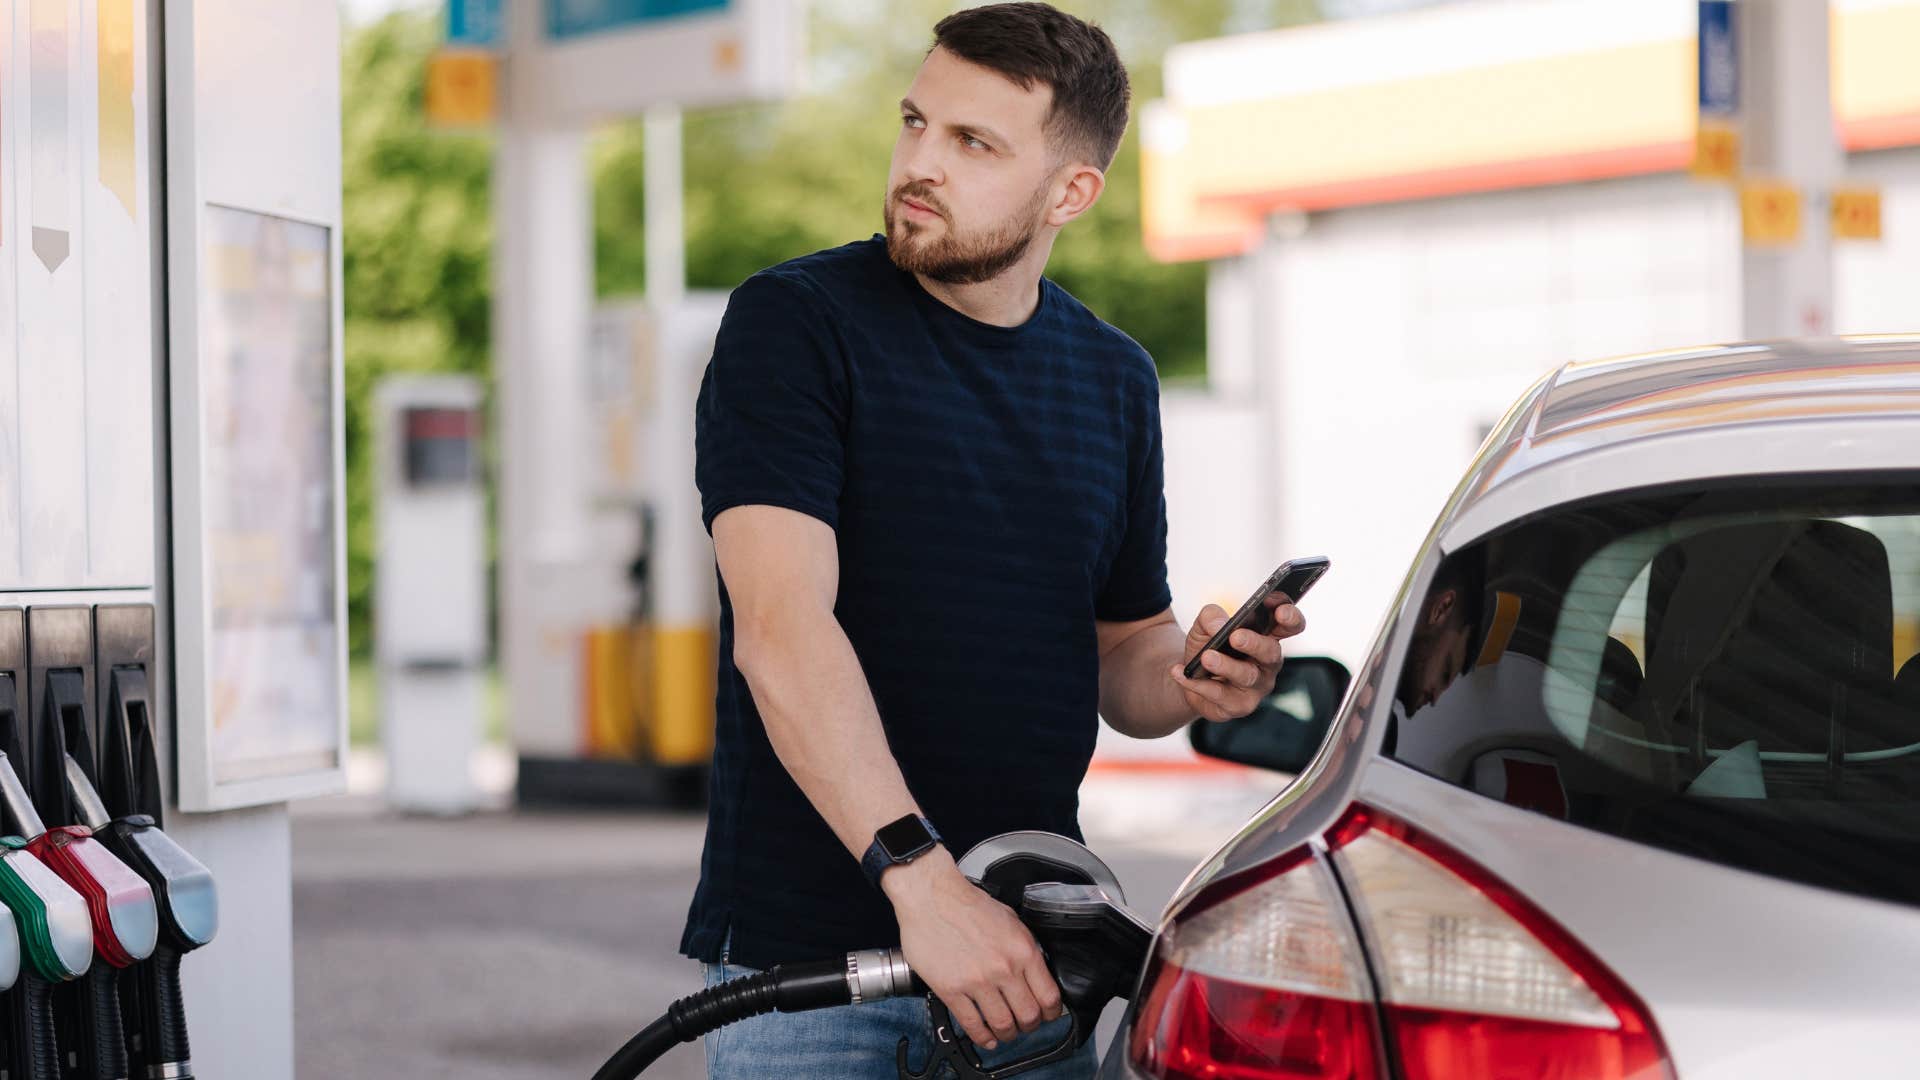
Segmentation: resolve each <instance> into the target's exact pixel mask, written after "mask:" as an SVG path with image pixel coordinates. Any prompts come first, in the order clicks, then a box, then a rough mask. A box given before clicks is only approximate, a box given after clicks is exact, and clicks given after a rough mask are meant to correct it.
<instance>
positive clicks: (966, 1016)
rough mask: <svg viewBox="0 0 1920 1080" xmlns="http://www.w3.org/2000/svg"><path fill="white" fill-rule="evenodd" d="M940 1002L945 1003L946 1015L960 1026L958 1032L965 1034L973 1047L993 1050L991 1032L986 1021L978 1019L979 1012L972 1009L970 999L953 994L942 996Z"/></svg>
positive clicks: (971, 1000)
mask: <svg viewBox="0 0 1920 1080" xmlns="http://www.w3.org/2000/svg"><path fill="white" fill-rule="evenodd" d="M940 1000H941V1001H943V1002H945V1003H946V1006H947V1013H948V1014H949V1015H950V1016H952V1017H953V1022H954V1023H956V1024H959V1025H960V1030H961V1031H964V1032H966V1033H967V1038H968V1039H970V1040H972V1042H973V1045H975V1046H979V1047H983V1048H985V1049H988V1050H991V1049H993V1047H994V1041H993V1032H992V1031H990V1030H988V1028H987V1024H986V1021H984V1020H982V1019H981V1018H980V1010H979V1009H977V1008H975V1007H974V1005H973V999H972V998H968V997H963V996H961V995H959V994H953V995H951V996H947V995H942V996H941V998H940Z"/></svg>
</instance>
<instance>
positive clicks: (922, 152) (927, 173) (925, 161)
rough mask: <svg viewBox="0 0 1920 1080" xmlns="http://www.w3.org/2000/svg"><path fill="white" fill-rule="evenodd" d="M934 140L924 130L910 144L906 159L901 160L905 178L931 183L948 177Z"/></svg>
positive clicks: (936, 182)
mask: <svg viewBox="0 0 1920 1080" xmlns="http://www.w3.org/2000/svg"><path fill="white" fill-rule="evenodd" d="M934 142H935V140H934V139H932V138H930V137H929V136H928V134H927V133H926V132H924V131H923V132H921V133H920V137H919V138H917V139H914V140H913V141H912V142H911V143H910V144H908V147H907V156H906V160H905V161H903V162H901V167H902V173H903V176H904V178H905V179H907V180H909V181H924V182H926V183H929V184H939V183H940V182H941V181H943V180H945V179H946V167H945V165H944V163H943V162H942V161H941V159H940V149H939V147H937V146H935V145H933V144H934Z"/></svg>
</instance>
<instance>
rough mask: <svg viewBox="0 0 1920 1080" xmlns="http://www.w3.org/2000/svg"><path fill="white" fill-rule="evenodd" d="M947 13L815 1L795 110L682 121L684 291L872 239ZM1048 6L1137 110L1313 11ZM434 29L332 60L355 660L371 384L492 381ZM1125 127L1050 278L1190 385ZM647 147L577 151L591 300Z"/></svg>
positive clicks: (359, 38)
mask: <svg viewBox="0 0 1920 1080" xmlns="http://www.w3.org/2000/svg"><path fill="white" fill-rule="evenodd" d="M954 6H955V5H954V4H953V3H951V2H950V0H816V2H815V3H814V4H813V5H812V8H811V10H812V12H813V14H812V21H811V24H810V26H809V28H808V32H809V42H810V56H809V77H810V92H809V93H807V94H805V95H803V96H801V97H799V98H797V99H795V100H792V101H787V102H782V103H778V104H772V105H761V106H751V107H741V108H730V109H712V110H703V111H698V112H693V113H690V114H688V115H687V117H686V119H685V128H684V136H683V137H684V140H685V145H684V151H683V152H684V157H685V170H686V220H687V277H688V284H689V285H690V286H692V287H695V288H715V289H729V288H732V287H733V286H734V285H736V284H738V283H739V282H740V281H741V280H743V279H744V278H746V277H747V275H749V274H751V273H753V272H754V271H756V270H758V269H760V268H761V267H764V266H768V265H770V264H772V263H776V262H779V261H781V260H783V259H788V258H792V257H794V256H797V255H803V254H806V253H807V252H810V251H815V250H818V249H820V248H824V247H831V246H834V245H837V244H842V243H845V242H847V241H849V240H854V239H858V238H861V237H865V236H868V235H871V234H872V233H874V232H875V231H877V230H878V228H879V225H880V205H881V199H882V196H883V194H884V190H885V186H886V176H887V163H888V157H889V155H890V153H891V150H892V146H893V139H894V134H895V130H896V125H897V124H898V113H897V108H896V105H897V102H898V101H899V99H900V95H901V93H902V92H903V91H904V90H905V88H906V87H907V85H908V84H909V83H910V82H911V81H912V79H913V74H914V71H915V69H916V68H917V67H918V65H919V62H920V58H921V56H922V55H923V53H924V52H925V50H926V47H927V45H928V43H929V41H930V39H931V28H932V26H933V24H934V23H935V22H936V21H938V19H939V18H940V16H942V15H944V14H946V12H948V11H949V10H952V8H953V7H954ZM1063 6H1064V7H1066V8H1068V9H1069V10H1072V11H1074V12H1075V13H1076V14H1079V15H1081V16H1083V17H1086V18H1091V19H1093V20H1094V21H1096V22H1099V23H1100V24H1101V25H1102V26H1104V27H1105V28H1106V29H1107V30H1108V32H1109V33H1110V34H1112V35H1113V37H1114V40H1115V42H1116V44H1117V45H1118V46H1119V48H1120V50H1121V55H1122V56H1123V57H1124V58H1125V59H1126V60H1127V62H1128V66H1129V70H1130V72H1131V74H1132V77H1133V83H1134V100H1135V105H1136V112H1137V107H1138V105H1139V104H1140V103H1142V102H1145V101H1147V100H1150V99H1151V98H1153V97H1156V96H1158V94H1159V92H1160V70H1159V65H1160V60H1161V57H1162V56H1163V55H1164V54H1165V51H1166V49H1167V48H1168V47H1169V46H1171V45H1172V44H1174V43H1176V42H1178V41H1183V40H1188V39H1192V38H1198V37H1207V36H1212V35H1216V34H1219V33H1222V32H1225V31H1228V30H1244V29H1254V28H1258V27H1261V26H1272V25H1283V24H1286V23H1291V22H1299V21H1303V20H1305V19H1308V18H1312V17H1314V16H1315V14H1316V12H1315V9H1314V4H1313V2H1312V0H1087V2H1083V3H1074V2H1071V0H1068V2H1066V3H1064V4H1063ZM440 31H441V28H440V22H439V20H438V18H437V17H436V16H434V15H430V14H421V13H406V12H403V13H398V14H394V15H390V16H388V17H386V18H384V19H382V20H380V21H379V22H377V23H373V24H371V25H369V26H366V27H362V28H360V29H358V30H356V31H355V32H353V33H352V35H351V36H350V38H349V39H348V42H347V47H346V49H345V53H344V57H343V89H344V101H343V111H344V115H343V118H342V124H343V136H344V143H345V145H344V159H343V170H342V171H343V186H344V191H343V197H344V200H345V238H344V245H345V246H344V256H345V267H346V281H345V302H346V316H347V330H346V368H347V373H346V398H347V409H346V414H347V415H346V424H347V461H348V470H347V472H348V475H347V515H348V517H347V520H348V597H349V604H350V616H351V627H352V639H351V640H352V646H353V649H354V652H355V654H356V655H362V656H364V655H365V654H366V653H367V651H368V648H369V645H370V643H371V632H370V626H371V623H370V620H369V616H370V615H371V590H372V570H373V553H374V546H373V541H374V536H373V528H374V522H373V514H372V509H373V505H372V503H373V473H372V460H371V458H372V450H373V441H372V435H373V432H372V427H371V424H372V420H373V415H372V409H373V396H372V392H373V387H374V385H375V384H376V383H377V382H378V381H379V379H380V378H381V377H382V376H385V375H387V374H390V373H393V372H402V371H458V372H473V373H476V374H481V375H483V376H484V375H486V374H487V373H488V372H489V371H490V357H489V351H488V347H489V343H488V331H489V295H490V280H489V273H490V271H489V252H490V246H491V243H492V222H491V214H490V207H489V202H488V200H489V174H490V171H491V163H492V143H491V140H490V139H488V138H486V137H485V136H482V135H472V134H453V133H447V132H441V131H433V130H429V129H428V128H427V126H426V124H425V121H424V119H423V115H422V114H423V108H422V101H423V94H424V85H425V72H426V62H427V58H428V57H429V56H430V55H431V53H432V52H433V50H434V49H435V48H436V47H437V46H438V44H439V37H440ZM1137 128H1138V125H1137V124H1136V125H1134V128H1133V129H1130V130H1129V132H1128V135H1127V138H1126V140H1125V142H1124V143H1122V145H1121V148H1120V152H1119V156H1118V157H1117V158H1116V160H1115V161H1114V164H1113V167H1112V168H1111V169H1110V170H1109V173H1108V178H1107V189H1106V193H1105V194H1104V195H1103V196H1102V197H1101V201H1100V203H1099V205H1098V206H1096V207H1095V209H1094V211H1093V212H1092V213H1091V214H1090V215H1088V216H1087V217H1085V218H1082V219H1081V220H1080V221H1078V222H1076V223H1074V225H1073V226H1072V227H1070V228H1068V229H1067V230H1066V231H1065V232H1064V233H1063V234H1062V236H1061V238H1060V240H1059V242H1058V243H1057V244H1056V245H1055V248H1054V253H1053V258H1052V261H1051V263H1050V265H1049V267H1048V273H1049V275H1050V276H1051V277H1053V278H1054V280H1056V281H1058V282H1059V283H1060V284H1061V285H1062V286H1064V287H1065V288H1067V289H1068V290H1069V291H1070V292H1072V293H1073V294H1074V295H1075V296H1078V297H1079V298H1080V299H1082V300H1083V301H1085V302H1086V303H1087V304H1088V305H1089V306H1090V307H1092V309H1093V310H1094V311H1095V312H1097V313H1098V314H1100V315H1101V316H1103V317H1104V318H1106V319H1107V320H1108V321H1110V322H1112V323H1114V324H1115V325H1117V326H1119V327H1120V328H1121V329H1123V330H1126V331H1127V332H1128V333H1130V334H1132V335H1133V336H1134V337H1135V338H1136V339H1138V340H1139V341H1140V343H1141V344H1142V345H1144V346H1146V348H1147V349H1148V351H1150V352H1151V353H1152V354H1153V355H1154V357H1155V358H1156V360H1157V361H1158V362H1159V364H1160V368H1161V372H1162V373H1163V375H1166V376H1168V377H1176V376H1182V375H1194V374H1198V373H1200V372H1201V371H1203V370H1204V365H1205V348H1206V343H1205V341H1204V340H1203V339H1202V336H1201V332H1200V330H1199V328H1200V327H1202V326H1204V325H1205V269H1204V267H1202V266H1199V265H1193V264H1189V265H1176V266H1168V265H1161V264H1158V263H1155V262H1153V261H1152V260H1151V259H1149V258H1148V257H1147V254H1146V252H1145V250H1144V248H1143V247H1142V245H1141V238H1140V237H1141V233H1140V149H1139V139H1138V133H1137ZM641 143H642V137H641V132H640V126H639V124H638V123H637V122H636V123H629V124H621V125H616V126H613V127H610V128H608V129H607V130H606V131H604V132H603V133H601V135H600V137H598V138H597V139H596V140H595V141H594V145H593V150H592V153H593V166H594V176H595V187H594V214H595V222H594V224H595V229H594V258H595V264H596V276H597V288H598V290H599V292H600V294H601V295H604V296H611V295H621V294H633V293H638V292H640V291H641V290H642V289H643V288H644V286H645V283H646V277H645V257H644V252H645V235H644V229H643V224H642V223H643V214H644V210H645V206H644V203H643V201H642V199H643V191H642V188H643V184H642V156H641V155H642V147H641Z"/></svg>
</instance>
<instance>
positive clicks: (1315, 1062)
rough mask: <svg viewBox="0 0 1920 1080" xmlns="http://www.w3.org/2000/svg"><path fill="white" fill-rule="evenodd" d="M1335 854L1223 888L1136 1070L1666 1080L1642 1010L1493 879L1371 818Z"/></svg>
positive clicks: (1425, 839)
mask: <svg viewBox="0 0 1920 1080" xmlns="http://www.w3.org/2000/svg"><path fill="white" fill-rule="evenodd" d="M1327 843H1328V845H1329V847H1328V849H1327V850H1325V851H1309V850H1306V849H1302V850H1301V851H1299V852H1297V853H1295V854H1294V855H1293V856H1291V857H1289V858H1286V859H1282V860H1279V861H1278V862H1275V863H1270V864H1268V865H1267V866H1265V867H1261V868H1258V869H1257V870H1255V871H1251V872H1249V873H1248V874H1244V875H1241V876H1239V877H1237V878H1227V879H1223V880H1221V881H1220V882H1217V883H1215V884H1214V885H1213V886H1212V887H1210V888H1209V890H1208V891H1207V892H1206V893H1203V894H1202V895H1201V896H1199V897H1197V898H1196V899H1195V901H1194V902H1193V903H1191V904H1189V905H1188V906H1187V907H1186V909H1185V910H1183V911H1182V912H1181V913H1180V915H1179V916H1177V917H1176V919H1175V921H1174V923H1173V925H1172V926H1170V927H1169V928H1168V929H1167V930H1166V932H1165V933H1164V934H1163V935H1162V937H1161V940H1160V943H1159V946H1158V949H1157V951H1156V953H1155V957H1154V961H1153V963H1152V965H1151V967H1150V969H1149V972H1148V976H1147V981H1146V984H1145V985H1146V987H1147V992H1146V995H1145V997H1144V998H1143V1001H1142V1004H1141V1007H1140V1011H1139V1014H1138V1015H1137V1017H1136V1019H1135V1024H1134V1029H1133V1037H1132V1042H1131V1044H1130V1047H1129V1049H1130V1055H1129V1056H1130V1057H1131V1058H1132V1060H1133V1062H1134V1064H1135V1065H1136V1066H1138V1067H1139V1068H1141V1069H1142V1070H1144V1071H1145V1072H1147V1073H1148V1074H1149V1075H1150V1076H1153V1077H1155V1078H1156V1080H1189V1078H1195V1080H1197V1078H1201V1077H1206V1078H1209V1080H1213V1078H1218V1080H1282V1078H1285V1080H1306V1078H1321V1077H1327V1078H1331V1077H1343V1078H1352V1080H1371V1078H1374V1077H1385V1076H1386V1075H1387V1070H1386V1068H1385V1067H1384V1065H1383V1064H1382V1062H1383V1061H1384V1060H1385V1059H1386V1054H1385V1053H1384V1052H1383V1044H1384V1045H1390V1046H1391V1049H1392V1057H1393V1059H1394V1061H1395V1064H1396V1066H1397V1068H1396V1069H1395V1072H1396V1073H1397V1074H1398V1075H1399V1076H1400V1077H1402V1078H1403V1080H1442V1078H1451V1077H1460V1076H1473V1077H1487V1078H1507V1077H1512V1078H1520V1077H1526V1078H1538V1077H1556V1078H1557V1077H1565V1078H1575V1077H1578V1078H1580V1080H1589V1078H1592V1080H1671V1077H1672V1075H1673V1073H1672V1070H1671V1068H1670V1066H1669V1064H1668V1059H1667V1055H1666V1051H1665V1049H1664V1047H1663V1046H1662V1045H1661V1042H1660V1037H1659V1033H1658V1031H1657V1030H1656V1029H1655V1027H1654V1024H1653V1019H1652V1016H1651V1015H1650V1014H1649V1012H1648V1011H1647V1008H1646V1006H1645V1005H1644V1004H1643V1003H1642V1002H1641V1001H1640V1000H1639V998H1638V997H1637V996H1635V995H1634V993H1633V992H1632V991H1631V990H1630V989H1628V987H1627V986H1626V984H1625V983H1623V982H1622V981H1621V980H1620V979H1619V977H1617V976H1615V975H1614V974H1613V973H1612V972H1611V971H1609V970H1608V969H1607V968H1606V966H1605V965H1603V964H1601V963H1600V961H1599V960H1598V958H1596V957H1595V956H1594V955H1593V954H1592V953H1591V952H1589V951H1588V950H1587V949H1586V948H1585V947H1583V946H1582V945H1580V943H1579V942H1577V941H1575V940H1574V938H1573V937H1572V935H1571V934H1569V933H1568V932H1567V931H1566V930H1565V929H1564V928H1563V927H1561V926H1560V925H1559V924H1558V923H1556V922H1554V921H1553V920H1552V919H1551V918H1549V917H1548V916H1547V915H1546V914H1545V913H1544V912H1542V911H1540V910H1539V909H1538V908H1537V907H1535V906H1534V905H1532V904H1531V903H1529V902H1528V901H1527V900H1526V899H1524V898H1523V897H1521V896H1520V895H1519V894H1518V893H1516V892H1515V891H1514V890H1513V889H1512V888H1511V887H1509V886H1508V885H1506V884H1505V883H1504V882H1502V881H1500V880H1499V879H1498V878H1496V877H1494V876H1493V875H1492V874H1491V873H1489V872H1488V871H1487V870H1485V869H1484V868H1482V867H1480V866H1478V865H1477V864H1475V863H1474V862H1472V861H1471V860H1469V859H1467V858H1466V857H1465V856H1464V855H1461V854H1460V853H1459V852H1456V851H1454V850H1453V849H1452V848H1449V847H1447V846H1446V845H1445V844H1443V843H1441V842H1440V841H1438V840H1435V839H1434V838H1432V837H1430V836H1427V835H1425V834H1423V833H1421V832H1420V831H1419V830H1417V829H1414V828H1412V827H1410V826H1408V825H1406V824H1404V823H1403V822H1400V821H1398V820H1396V819H1394V818H1391V817H1389V816H1387V815H1385V814H1382V813H1380V812H1378V811H1376V810H1372V809H1370V808H1367V807H1363V806H1356V807H1354V808H1353V810H1352V811H1350V812H1349V813H1348V814H1347V816H1346V817H1344V818H1343V819H1342V820H1341V822H1340V823H1339V824H1338V825H1336V826H1335V827H1334V828H1333V829H1332V830H1331V831H1330V832H1329V834H1328V837H1327ZM1316 847H1317V845H1316ZM1330 868H1332V869H1336V870H1337V871H1338V875H1339V880H1340V882H1341V883H1343V884H1344V885H1345V886H1346V894H1345V896H1346V897H1347V898H1350V899H1351V903H1352V913H1351V914H1350V913H1349V909H1348V906H1347V900H1346V899H1343V898H1342V894H1341V892H1340V890H1339V888H1338V886H1337V885H1336V884H1335V880H1334V875H1333V874H1332V873H1330V872H1329V869H1330ZM1362 940H1364V941H1365V949H1366V952H1365V959H1363V957H1362V952H1361V942H1362ZM1367 960H1370V961H1371V964H1372V967H1371V970H1369V968H1368V967H1367V963H1366V962H1367ZM1376 984H1377V986H1378V995H1377V997H1376V993H1375V987H1376ZM1383 1023H1384V1029H1385V1030H1384V1038H1383V1032H1382V1024H1383Z"/></svg>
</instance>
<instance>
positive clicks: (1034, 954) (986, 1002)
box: [880, 846, 1061, 1050]
mask: <svg viewBox="0 0 1920 1080" xmlns="http://www.w3.org/2000/svg"><path fill="white" fill-rule="evenodd" d="M880 888H881V889H882V891H884V892H885V893H886V894H887V898H888V899H889V900H891V901H892V902H893V911H894V915H895V917H896V918H898V920H899V922H900V948H901V951H902V952H904V953H905V954H906V957H907V964H908V965H909V966H910V967H912V968H913V973H914V974H916V975H918V976H920V979H921V981H922V982H925V983H926V984H927V988H928V989H930V990H932V991H933V993H934V995H935V996H936V997H938V998H939V999H940V1000H941V1001H942V1002H943V1003H945V1004H946V1006H947V1011H948V1012H950V1013H952V1014H953V1019H954V1022H955V1023H957V1024H959V1025H960V1028H961V1030H963V1031H965V1032H966V1033H967V1038H969V1039H971V1040H973V1044H974V1045H975V1046H978V1047H980V1048H981V1049H983V1050H991V1049H993V1048H994V1047H996V1046H998V1045H999V1044H1000V1040H1003V1039H1011V1038H1013V1037H1014V1036H1015V1035H1016V1034H1019V1033H1021V1032H1028V1031H1032V1030H1034V1029H1035V1028H1037V1027H1039V1026H1040V1025H1041V1024H1042V1023H1044V1022H1045V1021H1048V1020H1053V1019H1056V1018H1057V1017H1059V1016H1060V1014H1061V1004H1060V987H1059V986H1058V985H1057V984H1056V983H1055V982H1054V981H1053V973H1052V972H1051V971H1048V970H1047V961H1046V957H1045V956H1044V955H1042V954H1041V952H1040V946H1039V945H1037V944H1035V943H1034V940H1033V935H1032V934H1030V933H1028V932H1027V928H1026V926H1025V925H1024V924H1023V923H1021V921H1020V918H1019V916H1017V915H1015V914H1014V913H1013V909H1012V908H1009V907H1007V906H1006V905H1005V904H1002V903H1000V902H999V901H998V900H995V899H994V898H993V897H991V896H988V895H987V894H986V893H985V892H983V891H981V889H980V888H979V886H977V885H975V884H974V883H973V882H971V881H968V880H967V879H966V877H964V876H963V875H962V874H961V873H960V870H959V868H958V867H956V866H955V865H954V862H953V856H952V855H950V854H949V853H948V852H947V849H946V848H943V847H938V846H936V847H934V848H933V850H931V851H928V852H927V853H926V854H925V855H922V856H920V857H919V858H917V859H915V860H913V861H912V862H910V863H907V864H906V865H904V866H895V867H892V868H890V869H889V870H887V871H886V873H884V874H882V875H881V877H880Z"/></svg>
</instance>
